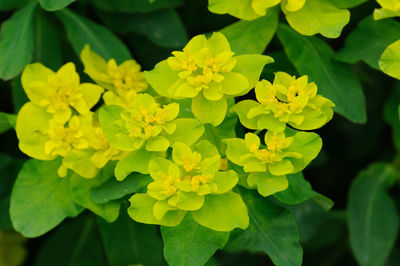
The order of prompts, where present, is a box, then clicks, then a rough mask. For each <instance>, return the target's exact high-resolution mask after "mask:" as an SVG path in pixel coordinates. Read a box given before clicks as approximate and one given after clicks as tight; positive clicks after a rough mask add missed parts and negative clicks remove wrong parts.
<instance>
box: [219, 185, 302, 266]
mask: <svg viewBox="0 0 400 266" xmlns="http://www.w3.org/2000/svg"><path fill="white" fill-rule="evenodd" d="M240 194H241V195H242V197H243V200H244V201H245V203H246V205H247V208H248V211H249V216H250V225H249V227H248V228H247V229H246V230H244V231H234V232H232V233H231V238H230V240H229V242H228V244H227V247H226V249H227V250H228V251H239V250H248V251H252V252H260V251H261V252H265V253H266V254H268V256H269V257H270V258H271V260H272V262H273V263H274V264H275V265H277V266H281V265H282V266H289V265H301V262H302V255H303V252H302V248H301V245H300V244H299V233H298V231H297V226H296V222H295V220H294V218H293V216H292V215H291V214H290V212H289V211H287V210H286V209H285V208H283V207H280V206H278V205H275V204H273V203H272V202H271V201H270V200H269V199H268V198H263V197H261V196H260V195H258V193H257V192H256V191H254V190H247V189H243V188H241V189H240Z"/></svg>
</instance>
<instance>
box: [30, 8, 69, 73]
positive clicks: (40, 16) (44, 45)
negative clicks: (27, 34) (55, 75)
mask: <svg viewBox="0 0 400 266" xmlns="http://www.w3.org/2000/svg"><path fill="white" fill-rule="evenodd" d="M35 22H36V24H35V30H36V32H35V37H36V47H35V53H34V57H33V61H34V62H40V63H42V64H43V65H45V66H46V67H49V68H51V69H52V70H54V71H57V70H58V69H59V68H60V67H61V65H62V63H63V61H62V58H61V45H60V41H59V39H58V32H57V28H55V27H54V26H53V25H52V24H51V22H50V21H49V20H48V19H47V17H46V16H45V15H44V13H43V12H37V14H36V21H35Z"/></svg>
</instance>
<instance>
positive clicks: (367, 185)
mask: <svg viewBox="0 0 400 266" xmlns="http://www.w3.org/2000/svg"><path fill="white" fill-rule="evenodd" d="M397 177H398V174H397V173H396V171H395V169H393V168H392V166H391V165H388V164H384V163H375V164H372V165H370V166H369V167H368V168H367V169H366V170H363V171H361V172H360V173H359V174H358V175H357V177H356V178H355V180H354V181H353V183H352V185H351V187H350V192H349V202H348V206H347V212H348V223H349V229H350V244H351V248H352V250H353V253H354V255H355V257H356V259H357V261H358V263H360V264H361V265H365V266H373V265H383V263H384V262H385V260H386V258H387V257H388V255H389V253H390V250H391V249H392V247H393V246H394V243H395V241H396V236H397V232H398V228H399V216H398V214H397V208H396V205H395V202H394V201H393V199H392V198H391V197H390V196H389V195H388V194H387V192H386V191H385V189H386V187H387V186H389V185H391V184H393V182H394V181H395V180H396V179H397Z"/></svg>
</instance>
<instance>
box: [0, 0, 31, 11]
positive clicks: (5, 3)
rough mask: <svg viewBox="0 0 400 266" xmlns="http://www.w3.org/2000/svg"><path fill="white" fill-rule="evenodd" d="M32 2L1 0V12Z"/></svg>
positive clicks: (26, 0)
mask: <svg viewBox="0 0 400 266" xmlns="http://www.w3.org/2000/svg"><path fill="white" fill-rule="evenodd" d="M29 1H31V0H1V1H0V10H2V11H7V10H12V9H15V8H19V7H21V6H24V5H26V4H27V3H28V2H29Z"/></svg>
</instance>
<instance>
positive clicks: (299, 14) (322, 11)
mask: <svg viewBox="0 0 400 266" xmlns="http://www.w3.org/2000/svg"><path fill="white" fill-rule="evenodd" d="M284 12H285V14H286V20H287V21H288V23H289V24H290V26H291V27H292V28H293V29H295V30H296V31H298V32H299V33H301V34H303V35H307V36H311V35H315V34H317V33H320V34H321V35H322V36H324V37H327V38H337V37H339V36H340V34H341V32H342V30H343V27H344V26H345V25H346V24H347V23H349V21H350V12H349V11H348V10H345V9H339V8H337V7H336V6H334V5H332V4H331V3H329V2H327V1H320V0H307V1H306V2H305V4H304V6H303V7H302V8H301V9H299V10H297V11H294V12H289V11H286V10H285V9H284Z"/></svg>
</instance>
